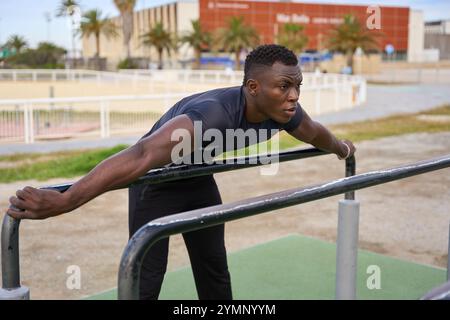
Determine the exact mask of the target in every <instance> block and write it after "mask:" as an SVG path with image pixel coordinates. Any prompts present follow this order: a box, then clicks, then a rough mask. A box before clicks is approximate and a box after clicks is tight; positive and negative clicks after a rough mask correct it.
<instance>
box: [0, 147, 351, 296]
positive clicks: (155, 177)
mask: <svg viewBox="0 0 450 320" xmlns="http://www.w3.org/2000/svg"><path fill="white" fill-rule="evenodd" d="M326 154H328V152H325V151H321V150H318V149H315V148H311V149H302V150H293V151H285V152H281V153H279V154H272V155H270V154H269V155H257V156H247V157H241V158H233V159H225V160H221V161H218V162H216V163H212V164H194V165H178V166H172V167H166V168H159V169H153V170H151V171H149V172H148V173H147V174H146V175H144V176H143V177H141V178H139V179H138V180H137V181H135V182H134V183H133V185H135V184H158V183H162V182H167V181H174V180H180V179H187V178H192V177H198V176H203V175H211V174H214V173H219V172H226V171H231V170H237V169H244V168H249V167H255V166H261V165H264V164H268V163H269V162H271V161H274V159H276V161H278V162H285V161H292V160H297V159H306V158H310V157H316V156H321V155H326ZM345 172H346V176H349V175H352V174H354V173H355V160H354V158H353V157H352V158H350V159H347V160H346V166H345ZM71 185H72V184H71V183H67V184H59V185H54V186H49V187H44V188H43V189H51V190H56V191H59V192H65V191H66V190H67V189H69V188H70V187H71ZM118 189H121V188H118ZM346 199H354V193H353V192H349V193H347V194H346ZM19 225H20V220H17V219H14V218H12V217H10V216H8V215H5V216H4V218H3V225H2V234H1V257H2V287H3V289H0V300H1V299H29V289H28V288H27V287H24V286H21V284H20V263H19Z"/></svg>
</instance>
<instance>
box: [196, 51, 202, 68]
mask: <svg viewBox="0 0 450 320" xmlns="http://www.w3.org/2000/svg"><path fill="white" fill-rule="evenodd" d="M201 57H202V52H201V51H200V49H195V63H194V69H200V58H201Z"/></svg>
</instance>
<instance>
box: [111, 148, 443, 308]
mask: <svg viewBox="0 0 450 320" xmlns="http://www.w3.org/2000/svg"><path fill="white" fill-rule="evenodd" d="M447 167H450V154H449V155H446V156H445V157H441V158H434V159H430V160H427V161H422V162H418V163H414V164H411V165H407V166H402V167H397V168H391V169H386V170H380V171H372V172H367V173H364V174H359V175H355V176H353V177H347V178H343V179H339V180H335V181H330V182H328V183H325V184H321V185H316V186H312V187H307V188H295V189H290V190H286V191H282V192H277V193H272V194H268V195H265V196H260V197H256V198H251V199H246V200H242V201H238V202H233V203H230V204H225V205H218V206H213V207H209V208H203V209H198V210H193V211H188V212H184V213H180V214H175V215H170V216H167V217H163V218H160V219H156V220H153V221H151V222H149V223H148V224H146V225H145V226H143V227H142V228H141V229H139V230H138V231H137V232H136V233H135V234H134V236H133V237H132V238H131V239H130V241H129V242H128V245H127V246H126V248H125V250H124V253H123V255H122V259H121V262H120V267H119V277H118V298H119V299H125V300H126V299H138V298H139V274H140V269H141V265H142V261H143V259H144V257H145V254H146V252H147V251H148V249H149V248H150V247H151V246H152V245H153V244H155V243H156V242H157V241H158V240H160V239H162V238H165V237H168V236H170V235H173V234H177V233H183V232H189V231H194V230H198V229H203V228H207V227H210V226H214V225H218V224H222V223H224V222H227V221H232V220H237V219H241V218H244V217H249V216H253V215H256V214H259V213H263V212H267V211H272V210H276V209H281V208H285V207H289V206H293V205H297V204H301V203H305V202H310V201H314V200H318V199H323V198H327V197H331V196H334V195H337V194H341V193H345V192H348V191H353V190H358V189H363V188H368V187H372V186H376V185H379V184H383V183H387V182H390V181H395V180H399V179H403V178H407V177H411V176H415V175H418V174H423V173H426V172H430V171H434V170H439V169H443V168H447Z"/></svg>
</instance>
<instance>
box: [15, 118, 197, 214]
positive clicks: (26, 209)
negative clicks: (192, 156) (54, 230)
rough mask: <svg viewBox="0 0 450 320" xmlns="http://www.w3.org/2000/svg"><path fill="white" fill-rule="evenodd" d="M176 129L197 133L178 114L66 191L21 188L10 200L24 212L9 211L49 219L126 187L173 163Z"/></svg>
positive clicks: (191, 125) (100, 165) (110, 158)
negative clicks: (145, 175) (118, 188)
mask: <svg viewBox="0 0 450 320" xmlns="http://www.w3.org/2000/svg"><path fill="white" fill-rule="evenodd" d="M176 129H185V130H187V132H189V135H190V137H191V138H192V137H193V135H194V126H193V124H192V121H191V120H190V119H189V117H187V116H186V115H181V116H178V117H175V118H173V119H172V120H170V121H168V122H167V123H166V124H164V126H162V127H161V128H160V129H159V130H157V131H156V132H155V133H154V134H152V135H151V136H149V137H147V138H145V139H142V140H140V141H139V142H137V143H136V144H135V145H133V146H131V147H129V148H127V149H125V150H123V151H121V152H119V153H117V154H115V155H113V156H111V157H109V158H108V159H106V160H104V161H102V162H101V163H100V164H98V165H97V166H96V167H95V168H94V169H92V171H90V172H89V173H88V174H87V175H86V176H84V177H83V178H81V179H80V180H79V181H77V182H76V183H74V184H73V185H72V186H71V187H70V188H69V189H68V190H67V191H66V192H65V193H59V192H58V191H54V190H41V189H35V188H32V187H25V188H24V189H23V190H18V191H17V192H16V197H11V198H10V203H11V204H12V205H13V206H15V207H16V208H19V209H22V210H23V211H19V210H15V209H12V208H10V209H9V210H8V211H7V213H8V214H9V215H10V216H12V217H14V218H17V219H45V218H48V217H52V216H56V215H59V214H61V213H65V212H69V211H72V210H74V209H76V208H78V207H79V206H81V205H83V204H84V203H86V202H88V201H90V200H92V199H93V198H95V197H97V196H99V195H100V194H102V193H104V192H106V191H109V190H112V189H114V188H116V187H122V186H126V185H127V184H129V183H131V182H133V181H135V180H136V179H137V178H139V177H140V176H142V175H143V174H145V173H146V172H147V171H148V170H150V169H152V168H156V167H161V166H163V165H166V164H168V163H171V162H172V159H171V152H172V149H173V147H174V146H175V145H176V144H178V143H179V141H171V136H172V133H173V131H174V130H176ZM192 143H193V139H191V144H192Z"/></svg>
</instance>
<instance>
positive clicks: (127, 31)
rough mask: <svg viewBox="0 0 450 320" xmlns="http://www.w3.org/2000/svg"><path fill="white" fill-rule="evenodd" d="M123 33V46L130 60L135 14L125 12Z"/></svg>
mask: <svg viewBox="0 0 450 320" xmlns="http://www.w3.org/2000/svg"><path fill="white" fill-rule="evenodd" d="M122 31H123V45H124V52H125V54H126V57H127V58H128V59H129V58H130V56H131V54H130V40H131V36H132V35H133V12H132V11H131V12H125V13H124V14H123V16H122Z"/></svg>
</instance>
